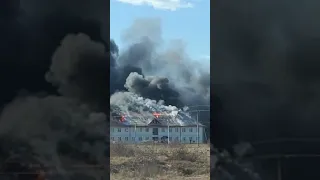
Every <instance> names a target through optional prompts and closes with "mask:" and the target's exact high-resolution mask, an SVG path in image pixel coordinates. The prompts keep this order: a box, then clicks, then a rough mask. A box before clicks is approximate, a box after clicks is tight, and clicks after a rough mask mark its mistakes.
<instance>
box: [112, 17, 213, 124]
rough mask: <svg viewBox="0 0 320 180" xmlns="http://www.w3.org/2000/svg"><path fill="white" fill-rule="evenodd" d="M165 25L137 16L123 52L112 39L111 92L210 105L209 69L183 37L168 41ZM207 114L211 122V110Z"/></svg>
mask: <svg viewBox="0 0 320 180" xmlns="http://www.w3.org/2000/svg"><path fill="white" fill-rule="evenodd" d="M161 26H162V25H161V20H160V19H158V18H141V19H136V20H135V21H134V22H133V24H132V25H131V26H129V28H128V29H125V30H124V31H123V36H122V40H123V43H124V47H123V48H120V49H121V51H119V48H118V46H117V45H116V44H115V43H114V41H111V46H112V48H111V49H113V50H114V51H113V53H112V58H111V62H110V64H111V65H112V66H111V70H110V71H111V76H110V82H111V84H110V93H111V94H114V93H115V92H118V93H117V96H118V97H119V96H120V94H121V92H131V93H133V94H136V95H138V96H140V97H143V98H146V99H150V100H155V101H161V102H163V103H164V104H165V105H171V106H175V107H177V108H179V109H182V108H183V107H185V106H194V105H209V102H210V93H209V92H210V73H209V68H208V67H205V66H204V65H203V64H201V62H199V61H195V60H192V59H191V58H190V57H189V56H188V54H187V52H186V44H185V43H184V42H183V41H182V40H172V41H170V42H166V41H165V40H164V39H163V38H162V29H161V28H162V27H161ZM126 95H127V94H123V96H126ZM111 103H112V102H111ZM128 105H129V104H128ZM127 109H130V108H129V107H128V108H127ZM131 109H132V108H131ZM203 114H204V115H203V118H202V120H203V122H205V123H208V122H209V116H208V115H209V113H208V112H207V113H203Z"/></svg>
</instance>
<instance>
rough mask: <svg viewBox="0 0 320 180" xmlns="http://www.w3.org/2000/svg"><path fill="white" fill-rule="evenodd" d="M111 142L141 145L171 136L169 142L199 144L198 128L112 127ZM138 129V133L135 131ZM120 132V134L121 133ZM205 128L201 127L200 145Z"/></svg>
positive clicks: (202, 141) (203, 139)
mask: <svg viewBox="0 0 320 180" xmlns="http://www.w3.org/2000/svg"><path fill="white" fill-rule="evenodd" d="M110 128H111V129H110V138H111V139H110V140H111V141H115V142H119V141H121V142H123V143H139V142H142V141H151V140H152V138H153V137H158V138H159V140H160V138H161V137H163V136H166V137H168V136H169V141H171V142H172V141H178V142H181V143H190V139H191V143H197V127H196V126H194V127H169V134H168V127H156V126H152V127H139V126H137V127H136V128H135V127H110ZM153 128H158V132H159V133H158V135H157V136H155V135H153V134H152V131H153ZM135 129H136V131H135ZM119 131H120V132H119ZM204 142H205V137H204V128H203V127H202V126H200V127H199V143H204Z"/></svg>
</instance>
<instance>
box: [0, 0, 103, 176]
mask: <svg viewBox="0 0 320 180" xmlns="http://www.w3.org/2000/svg"><path fill="white" fill-rule="evenodd" d="M1 3H2V4H1V8H3V7H5V8H4V9H6V11H3V13H2V14H1V17H0V19H1V20H0V23H1V27H3V28H1V30H0V32H1V33H0V36H1V43H0V46H1V48H0V58H1V66H0V73H1V74H0V82H1V84H2V85H3V86H2V91H1V95H0V103H1V107H2V110H1V115H0V136H1V137H0V150H1V152H2V154H3V156H1V158H0V159H1V162H3V163H4V162H6V161H7V160H8V159H7V158H9V159H10V158H11V159H12V158H13V159H17V158H18V159H19V161H20V162H26V161H27V162H26V163H32V164H37V165H38V164H41V165H42V166H44V167H46V169H47V170H48V171H50V172H52V173H51V174H48V176H50V177H48V178H49V179H92V178H94V179H101V178H102V179H106V177H107V174H106V173H107V171H106V170H105V169H97V168H85V169H82V170H81V173H79V172H77V171H78V170H76V171H75V170H74V169H72V168H74V166H78V167H79V166H83V167H87V166H89V165H94V166H104V165H105V162H106V160H107V158H106V157H107V156H108V155H107V154H106V148H107V147H106V137H105V134H106V127H107V121H106V119H107V117H106V109H108V108H107V107H108V106H109V93H108V87H109V86H108V84H107V82H108V81H107V80H108V79H107V78H108V69H107V68H108V63H109V62H108V61H109V60H108V59H109V52H108V48H109V47H108V46H106V45H107V44H108V43H107V42H108V38H103V37H102V34H103V32H104V31H105V29H104V28H106V27H108V26H107V24H108V22H103V21H102V19H103V18H104V17H106V16H104V14H105V13H106V11H104V9H102V8H106V7H107V6H106V5H107V4H106V3H108V2H104V1H94V2H90V3H89V2H87V1H67V2H66V1H63V2H62V1H52V2H50V1H47V2H46V3H44V2H43V1H38V0H34V1H28V2H25V1H21V2H19V1H18V0H16V1H3V2H1ZM104 34H105V33H104ZM24 145H26V146H27V147H28V148H21V147H22V146H24ZM8 147H12V148H8ZM14 147H16V148H14ZM17 156H18V157H17ZM29 157H32V158H31V159H33V160H27V159H28V158H29ZM9 161H10V160H9ZM16 161H17V160H16ZM1 166H2V165H1ZM20 166H22V165H21V164H15V165H14V166H11V167H12V168H13V169H8V170H7V171H11V172H12V171H19V170H21V168H22V167H20ZM34 171H35V170H34ZM29 176H31V175H29ZM79 176H80V177H81V178H79ZM19 178H22V179H26V178H28V177H26V175H24V176H23V177H19ZM29 178H30V177H29Z"/></svg>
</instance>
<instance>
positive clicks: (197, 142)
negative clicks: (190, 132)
mask: <svg viewBox="0 0 320 180" xmlns="http://www.w3.org/2000/svg"><path fill="white" fill-rule="evenodd" d="M199 140H200V139H199V111H197V143H198V146H200V144H199Z"/></svg>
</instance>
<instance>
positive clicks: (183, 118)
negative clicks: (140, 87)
mask: <svg viewBox="0 0 320 180" xmlns="http://www.w3.org/2000/svg"><path fill="white" fill-rule="evenodd" d="M110 105H111V111H112V112H111V114H116V115H115V116H125V118H126V121H129V123H130V122H131V123H135V124H148V123H150V121H151V120H152V119H154V115H153V113H160V114H161V115H160V118H161V117H163V118H165V119H166V122H167V123H169V124H172V125H187V124H195V120H194V119H193V118H192V117H191V116H190V115H189V114H188V113H187V112H185V111H183V110H181V109H179V108H177V107H176V106H171V105H168V106H166V105H164V101H155V100H151V99H148V98H143V97H141V96H138V95H137V94H134V93H132V92H116V93H114V94H113V95H112V96H111V97H110ZM115 119H117V118H115Z"/></svg>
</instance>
